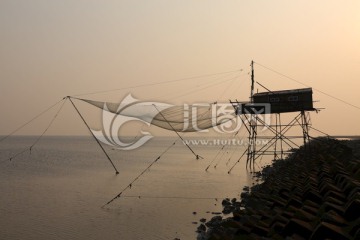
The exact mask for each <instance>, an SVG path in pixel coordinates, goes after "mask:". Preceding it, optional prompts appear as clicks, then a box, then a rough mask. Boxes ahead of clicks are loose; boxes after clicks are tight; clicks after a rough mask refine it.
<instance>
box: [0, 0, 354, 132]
mask: <svg viewBox="0 0 360 240" xmlns="http://www.w3.org/2000/svg"><path fill="white" fill-rule="evenodd" d="M0 33H1V38H0V41H1V44H0V111H1V124H0V135H5V134H8V133H9V132H11V131H12V130H13V129H15V128H16V127H18V126H19V125H21V124H23V123H24V122H26V121H27V120H29V119H31V118H32V117H33V116H35V115H36V114H37V113H39V112H41V111H42V110H44V109H46V108H47V107H48V106H50V105H51V104H53V103H55V102H57V101H59V100H60V99H61V98H62V97H64V96H67V95H75V94H81V93H88V92H95V91H101V90H109V89H119V88H124V87H129V86H135V85H141V84H146V83H156V82H162V81H170V80H176V79H180V78H186V77H192V76H197V75H203V74H210V73H218V72H226V71H231V70H239V69H243V71H242V72H240V74H239V75H238V76H237V75H236V74H235V75H234V74H233V75H232V74H224V75H220V76H217V77H207V78H198V79H193V80H187V81H180V82H176V83H172V84H162V85H156V86H153V87H146V88H135V89H127V90H122V91H115V92H108V93H106V94H96V95H86V96H83V97H84V98H85V97H86V98H89V99H97V100H109V101H120V100H121V99H122V98H123V97H125V96H126V95H127V94H128V93H132V94H133V95H134V96H135V97H137V98H138V99H141V100H158V101H162V102H168V103H177V104H179V103H184V102H186V103H191V102H199V101H203V102H211V101H228V100H229V99H236V98H237V99H239V100H247V99H248V96H249V83H250V80H249V75H248V74H247V73H248V72H249V64H250V61H251V60H254V61H255V62H259V63H261V64H263V65H265V66H268V67H271V68H273V69H275V70H277V71H279V72H281V73H283V74H285V75H288V76H290V77H292V78H294V79H296V80H298V81H301V82H303V83H305V84H307V85H310V86H312V87H313V88H315V89H319V90H321V91H323V92H326V93H328V94H331V95H334V96H336V97H338V98H340V99H343V100H345V101H347V102H349V103H352V104H354V105H357V106H360V97H359V90H360V81H359V80H360V1H357V0H356V1H355V0H353V1H350V0H345V1H344V0H343V1H340V0H337V1H331V0H317V1H310V0H301V1H300V0H299V1H295V0H294V1H288V0H282V1H280V0H271V1H268V0H262V1H260V0H251V1H250V0H247V1H245V0H237V1H235V0H227V1H224V0H221V1H220V0H218V1H211V0H206V1H205V0H197V1H194V0H191V1H187V0H176V1H175V0H143V1H136V0H129V1H90V0H83V1H80V0H77V1H73V0H71V1H70V0H69V1H55V0H52V1H48V0H42V1H39V0H36V1H35V0H31V1H30V0H24V1H18V0H9V1H6V0H1V1H0ZM234 76H235V77H237V78H234ZM255 77H256V80H257V81H259V82H261V83H262V84H264V85H266V86H267V87H269V88H270V89H272V90H279V89H291V88H302V87H304V86H302V85H300V84H298V83H296V82H292V81H290V80H288V79H286V78H284V77H281V76H279V75H276V74H274V73H273V72H271V71H268V70H266V69H264V68H262V67H261V66H259V65H255ZM229 79H230V80H229ZM231 79H236V80H235V81H233V80H231ZM219 81H224V83H223V84H217V85H214V86H213V87H209V88H206V89H205V90H202V91H200V90H201V89H202V88H204V87H206V86H209V84H211V83H217V82H219ZM256 88H259V90H260V91H262V89H261V88H260V87H256ZM191 90H193V92H192V93H191V92H190V91H191ZM314 100H317V101H319V102H317V103H316V106H317V107H323V108H325V109H324V110H322V111H321V112H320V113H319V114H315V113H314V114H312V122H313V124H314V127H317V128H319V129H321V130H323V131H325V132H328V133H330V134H360V126H359V125H358V122H359V120H360V109H358V108H354V107H350V106H348V105H346V104H344V103H342V102H340V101H337V100H334V99H332V98H329V97H328V96H326V95H324V94H321V93H320V92H317V91H314ZM78 104H79V107H80V109H81V110H82V111H84V112H85V113H86V114H85V115H86V116H87V118H88V119H89V121H90V122H91V121H92V120H91V119H94V118H96V119H97V120H99V119H100V117H101V116H100V115H99V114H100V112H99V111H96V110H94V108H91V107H88V106H85V105H84V104H80V103H78ZM93 110H94V111H93ZM92 111H93V112H94V113H93V112H92ZM54 113H55V112H54V111H52V112H51V113H49V115H45V116H44V118H41V119H40V120H39V121H37V122H36V123H35V124H34V125H31V126H29V128H27V129H24V130H23V131H20V132H19V134H40V133H41V131H42V130H43V129H44V126H46V125H47V124H48V122H49V121H50V120H51V118H52V116H53V114H54ZM49 134H70V135H74V134H87V132H86V129H85V127H84V126H83V124H82V123H81V122H80V120H79V117H78V116H77V115H76V113H75V112H74V110H73V109H72V108H71V106H70V104H69V103H66V105H65V106H64V109H63V111H62V112H61V113H60V115H59V118H58V119H57V120H56V122H55V123H54V126H53V127H52V128H51V129H50V130H49Z"/></svg>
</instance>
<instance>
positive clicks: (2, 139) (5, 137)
mask: <svg viewBox="0 0 360 240" xmlns="http://www.w3.org/2000/svg"><path fill="white" fill-rule="evenodd" d="M63 100H64V98H63V99H61V100H60V101H58V102H56V103H54V104H53V105H51V106H50V107H48V108H47V109H45V110H44V111H42V112H40V113H39V114H38V115H36V116H35V117H33V118H32V119H30V120H29V121H28V122H26V123H24V124H23V125H21V126H20V127H18V128H16V129H15V130H13V131H12V132H11V133H9V134H8V135H6V136H4V137H3V138H1V139H0V142H2V141H4V140H5V139H7V138H8V137H10V136H11V135H13V134H14V133H16V132H17V131H19V130H20V129H22V128H23V127H25V126H26V125H28V124H29V123H31V122H32V121H34V120H35V119H37V118H39V117H40V116H42V115H43V114H44V113H46V112H48V111H49V110H50V109H52V108H53V107H55V106H56V105H58V104H59V103H60V102H61V101H63Z"/></svg>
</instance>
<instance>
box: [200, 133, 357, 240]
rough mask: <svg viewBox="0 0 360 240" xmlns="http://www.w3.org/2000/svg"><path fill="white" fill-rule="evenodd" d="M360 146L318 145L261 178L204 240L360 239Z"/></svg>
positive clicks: (322, 141) (206, 227) (203, 232)
mask: <svg viewBox="0 0 360 240" xmlns="http://www.w3.org/2000/svg"><path fill="white" fill-rule="evenodd" d="M359 153H360V141H359V140H352V141H339V140H334V139H329V138H318V139H315V140H312V141H311V142H310V143H309V144H307V146H302V147H301V148H299V149H297V150H296V151H294V153H292V154H291V155H289V156H288V157H287V158H286V159H284V160H277V161H275V162H274V163H273V164H272V166H268V167H265V168H264V169H263V171H262V172H261V173H260V174H258V175H259V176H260V177H261V178H262V180H263V183H261V184H258V185H255V186H253V187H252V188H250V189H245V191H244V192H243V193H242V194H241V199H242V200H241V202H237V201H231V200H229V199H224V200H223V206H224V210H225V211H226V212H227V213H229V215H228V216H230V217H228V218H223V217H221V216H215V217H213V219H211V220H210V221H208V222H206V223H203V224H201V225H200V226H199V227H198V233H199V234H198V239H211V240H214V239H223V240H226V239H360V158H359V156H360V154H359Z"/></svg>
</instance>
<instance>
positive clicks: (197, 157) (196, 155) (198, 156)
mask: <svg viewBox="0 0 360 240" xmlns="http://www.w3.org/2000/svg"><path fill="white" fill-rule="evenodd" d="M153 106H154V107H155V108H156V110H157V111H158V112H159V113H160V115H161V116H162V117H163V118H164V119H165V121H166V122H167V123H168V124H169V126H170V127H171V128H172V130H173V131H174V132H175V133H176V135H178V137H179V138H180V139H181V140H182V142H183V143H185V145H186V146H187V147H188V148H189V149H190V151H191V152H192V153H193V154H194V156H195V157H196V159H199V158H202V159H203V157H201V156H200V155H198V154H196V153H195V152H194V150H192V149H191V147H190V146H189V145H188V144H187V143H186V142H185V140H184V139H183V138H182V137H181V136H180V134H179V133H178V132H177V131H176V130H175V128H174V127H173V126H172V125H171V124H170V123H169V121H168V120H166V118H165V116H164V115H163V114H162V113H161V112H160V111H159V109H158V108H157V107H156V106H155V104H153Z"/></svg>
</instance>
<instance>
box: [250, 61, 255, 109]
mask: <svg viewBox="0 0 360 240" xmlns="http://www.w3.org/2000/svg"><path fill="white" fill-rule="evenodd" d="M253 95H254V61H251V92H250V102H253Z"/></svg>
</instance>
